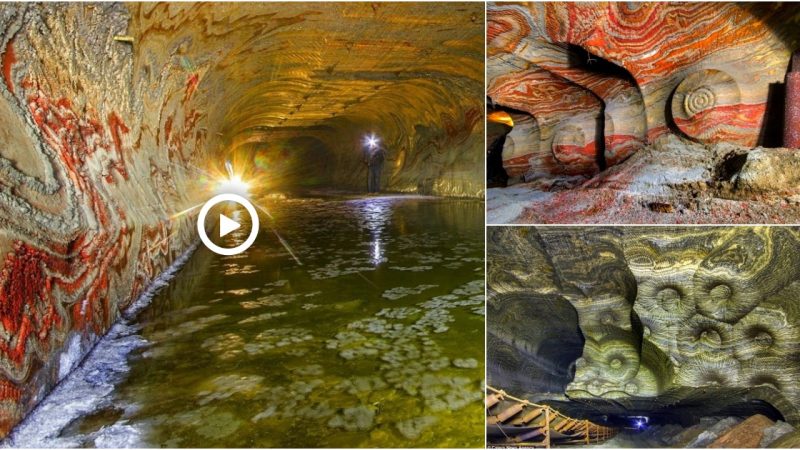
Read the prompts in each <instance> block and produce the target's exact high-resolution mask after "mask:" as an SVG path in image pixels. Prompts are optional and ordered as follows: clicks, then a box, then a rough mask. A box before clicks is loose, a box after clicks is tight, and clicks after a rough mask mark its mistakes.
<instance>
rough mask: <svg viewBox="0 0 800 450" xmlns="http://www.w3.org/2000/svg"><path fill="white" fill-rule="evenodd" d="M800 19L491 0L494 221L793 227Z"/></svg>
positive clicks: (734, 8) (790, 7)
mask: <svg viewBox="0 0 800 450" xmlns="http://www.w3.org/2000/svg"><path fill="white" fill-rule="evenodd" d="M799 18H800V7H798V5H797V4H794V3H770V2H758V3H724V4H719V3H707V2H696V3H677V2H661V3H637V2H618V3H595V2H579V3H569V2H544V3H529V4H510V3H502V2H489V3H488V6H487V92H486V94H487V97H488V99H487V102H488V116H487V119H488V125H487V153H488V167H487V176H488V183H489V188H490V189H489V190H488V192H487V214H488V215H487V220H488V222H489V223H497V224H502V223H512V222H518V223H534V224H535V223H731V222H737V223H796V222H797V220H798V218H800V197H798V195H799V194H800V191H798V189H799V186H800V175H798V174H800V172H798V159H797V158H798V153H797V151H796V149H797V148H800V140H799V139H798V136H800V122H799V121H800V115H798V114H800V113H798V111H800V84H798V81H797V80H798V75H797V73H798V72H799V71H800V56H798V55H799V54H798V51H800V27H798V26H797V21H798V20H800V19H799ZM793 54H794V58H792V55H793ZM792 60H794V62H792ZM505 186H508V187H505Z"/></svg>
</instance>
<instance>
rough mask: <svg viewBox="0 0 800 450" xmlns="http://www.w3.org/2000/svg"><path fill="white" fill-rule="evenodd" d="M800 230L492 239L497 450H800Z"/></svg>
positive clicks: (591, 231) (491, 428) (538, 232)
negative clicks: (507, 449) (542, 449)
mask: <svg viewBox="0 0 800 450" xmlns="http://www.w3.org/2000/svg"><path fill="white" fill-rule="evenodd" d="M799 252H800V229H798V228H794V227H769V226H742V227H676V226H670V227H608V226H600V227H488V230H487V295H488V297H487V313H486V315H487V380H486V384H487V389H488V394H489V396H488V397H487V399H486V402H487V403H486V406H487V441H488V443H489V445H493V446H509V445H512V446H515V445H522V446H553V447H558V446H603V447H610V448H614V447H616V448H629V447H632V448H649V447H676V448H705V447H708V448H730V447H733V448H759V447H786V448H792V447H797V445H798V442H800V441H798V439H800V431H798V430H797V429H796V427H797V426H798V425H800V415H799V414H798V408H800V392H798V386H797V381H796V380H797V376H798V371H800V361H799V360H798V349H799V348H800V347H798V338H799V337H800V334H799V333H800V317H798V316H796V315H795V314H796V313H797V302H796V299H797V293H798V288H800V285H798V281H797V280H798V278H799V277H798V255H800V253H799Z"/></svg>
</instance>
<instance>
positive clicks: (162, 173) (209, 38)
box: [0, 3, 484, 438]
mask: <svg viewBox="0 0 800 450" xmlns="http://www.w3.org/2000/svg"><path fill="white" fill-rule="evenodd" d="M483 9H484V7H483V5H482V4H480V3H471V4H446V5H441V4H439V5H436V4H421V3H420V4H411V3H409V4H371V3H358V4H355V3H353V4H348V5H339V4H321V3H302V4H300V3H297V4H256V3H246V4H245V3H239V4H231V3H228V4H213V3H203V4H193V3H180V4H177V3H149V4H69V5H67V4H33V3H28V4H9V3H5V4H2V5H0V438H2V437H3V436H5V434H6V433H7V432H8V431H9V429H10V428H11V427H12V426H13V425H14V424H16V423H17V422H18V421H19V420H21V418H22V417H23V416H24V414H25V413H27V412H28V411H30V410H31V409H32V408H33V407H34V406H35V405H36V403H37V402H39V401H40V400H41V399H42V397H43V396H44V395H45V394H46V393H47V392H48V391H49V389H50V388H51V387H52V386H53V385H54V384H55V383H56V382H57V381H58V380H59V379H61V378H63V377H64V376H65V375H66V374H67V373H69V371H70V370H71V369H72V368H73V367H74V365H75V364H76V363H77V362H78V361H80V359H81V357H82V356H83V355H84V354H85V352H86V351H87V350H88V349H89V348H90V347H91V346H92V344H93V343H94V342H96V340H97V339H98V338H99V337H100V336H102V335H103V334H104V333H105V332H106V331H107V330H108V328H109V327H110V326H111V324H112V323H113V322H114V321H115V320H116V319H117V318H118V317H119V315H120V314H121V312H122V311H124V310H125V309H126V308H127V307H128V306H129V305H130V304H131V303H132V302H133V301H134V300H135V299H136V298H137V297H138V296H139V295H140V294H141V293H142V291H143V290H144V289H145V287H146V286H148V285H149V284H150V282H151V281H152V280H153V279H154V277H156V276H157V275H158V274H159V273H161V272H162V271H163V270H164V269H165V268H166V267H167V266H169V265H170V263H171V262H173V260H175V258H176V257H177V256H178V255H180V254H182V253H183V252H184V251H185V250H186V249H187V248H188V247H189V245H190V244H191V243H192V242H193V241H195V240H196V234H195V233H193V232H192V230H193V229H194V226H193V218H190V216H188V215H181V214H179V213H180V212H182V211H186V210H187V208H190V207H193V206H197V205H199V204H202V203H203V202H204V201H205V200H207V199H208V198H209V196H210V193H211V192H212V191H213V188H214V183H215V182H216V180H215V179H213V177H211V176H209V175H207V174H208V173H209V172H217V171H218V172H220V173H224V169H223V165H224V162H225V160H226V159H230V160H232V161H233V165H234V167H235V168H236V170H237V172H238V171H239V170H241V169H242V168H243V167H244V168H246V169H248V170H249V173H248V174H249V175H250V176H251V179H252V178H256V179H263V180H267V181H265V185H267V186H265V187H266V188H267V189H269V190H270V191H272V190H274V189H281V188H283V187H285V186H289V187H291V186H293V185H300V184H302V185H304V186H316V185H323V186H324V185H325V184H324V183H329V184H331V185H334V186H336V187H338V188H341V187H351V188H358V189H362V187H363V186H364V185H365V184H366V168H364V164H363V162H362V158H361V153H360V151H361V148H360V143H361V139H362V138H363V136H364V134H366V133H369V132H371V131H374V132H377V133H378V134H379V136H380V138H381V139H382V141H383V143H384V144H385V146H386V147H387V149H388V158H387V163H386V165H385V171H386V172H387V173H386V174H384V177H383V178H384V180H387V183H386V186H387V187H388V188H389V189H392V190H397V191H409V192H421V193H426V194H440V195H456V196H479V195H481V193H482V191H483V186H484V174H483V170H482V168H483V156H482V153H483V152H482V151H481V147H482V144H483V126H482V125H481V124H482V123H483V110H484V109H483V108H484V107H483V103H484V102H483V99H484V94H483V85H484V81H483V77H484V75H483V73H484V71H483V67H484V64H483V53H484V42H483V41H484V33H483V29H484V16H483ZM409 23H411V24H413V27H410V26H409ZM409 30H413V31H409ZM120 35H122V36H120ZM115 38H117V39H115ZM120 38H121V39H120ZM131 40H132V42H131Z"/></svg>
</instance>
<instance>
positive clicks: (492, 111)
mask: <svg viewBox="0 0 800 450" xmlns="http://www.w3.org/2000/svg"><path fill="white" fill-rule="evenodd" d="M486 104H487V116H486V118H487V120H486V182H487V187H489V188H492V187H506V186H507V184H508V179H509V176H508V173H507V172H506V169H505V168H504V167H503V148H504V147H505V143H506V136H508V134H509V133H510V132H511V130H513V129H514V122H513V119H512V118H511V116H510V114H509V112H511V111H510V110H508V109H507V108H501V107H494V106H492V105H493V102H492V100H491V98H489V97H487V98H486Z"/></svg>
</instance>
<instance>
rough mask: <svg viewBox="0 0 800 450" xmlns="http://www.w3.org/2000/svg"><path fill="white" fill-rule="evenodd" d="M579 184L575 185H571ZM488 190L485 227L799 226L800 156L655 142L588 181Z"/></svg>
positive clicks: (791, 152) (538, 182)
mask: <svg viewBox="0 0 800 450" xmlns="http://www.w3.org/2000/svg"><path fill="white" fill-rule="evenodd" d="M576 181H578V182H576ZM580 181H582V180H575V179H574V177H570V179H566V178H565V179H563V180H561V179H555V180H554V179H552V178H550V179H547V180H545V179H533V180H528V182H526V183H521V184H516V185H513V186H511V187H507V188H492V189H488V190H487V199H486V203H487V221H488V223H496V224H500V223H717V224H722V223H796V222H797V221H798V220H800V152H798V151H796V150H792V149H785V148H762V147H756V148H752V149H751V148H746V147H741V146H737V145H732V144H710V145H704V144H698V143H695V142H692V141H689V140H687V139H682V138H680V137H678V136H676V135H667V136H664V137H661V138H659V139H658V140H657V141H656V142H655V143H653V144H652V145H650V146H648V147H646V148H645V149H643V150H641V151H639V152H637V153H636V154H635V155H633V156H632V157H630V158H629V159H628V160H626V161H625V162H623V163H621V164H619V165H616V166H614V167H611V168H610V169H608V170H606V171H604V172H602V173H600V174H599V175H597V176H595V177H593V178H591V179H588V180H585V181H583V182H582V183H581V182H580Z"/></svg>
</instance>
